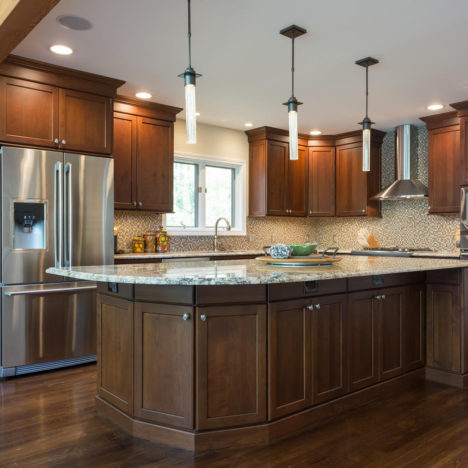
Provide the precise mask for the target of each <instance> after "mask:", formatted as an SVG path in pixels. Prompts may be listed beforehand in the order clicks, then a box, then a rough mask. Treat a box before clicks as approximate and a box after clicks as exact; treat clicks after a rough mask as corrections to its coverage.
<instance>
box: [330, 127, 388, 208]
mask: <svg viewBox="0 0 468 468" xmlns="http://www.w3.org/2000/svg"><path fill="white" fill-rule="evenodd" d="M371 135H372V136H371V144H372V146H371V170H370V172H363V170H362V134H361V132H359V133H358V134H356V133H355V132H353V134H350V135H346V136H342V137H340V138H339V139H338V140H337V146H336V216H380V202H379V201H378V200H372V199H371V197H372V196H374V195H376V194H377V193H378V192H379V190H380V160H381V144H382V139H383V136H384V135H385V134H384V133H383V132H380V131H379V130H372V133H371Z"/></svg>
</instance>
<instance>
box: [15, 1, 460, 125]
mask: <svg viewBox="0 0 468 468" xmlns="http://www.w3.org/2000/svg"><path fill="white" fill-rule="evenodd" d="M186 8H187V5H186V1H185V0H133V1H132V0H62V1H61V2H60V3H59V4H58V5H57V6H56V7H55V8H54V9H53V10H52V11H51V12H50V13H49V15H48V16H47V17H46V18H45V19H44V20H43V21H42V22H41V23H40V24H39V25H38V26H37V27H36V28H35V29H34V30H33V31H32V32H31V34H29V36H28V37H27V38H26V39H25V40H24V41H23V42H22V43H21V44H20V45H19V46H18V47H17V48H16V49H15V51H14V53H15V54H18V55H22V56H25V57H30V58H34V59H38V60H43V61H46V62H51V63H55V64H59V65H64V66H68V67H72V68H77V69H80V70H85V71H89V72H93V73H98V74H102V75H107V76H111V77H114V78H120V79H123V80H126V81H127V84H125V85H124V86H123V87H122V88H121V90H120V91H121V93H123V94H126V95H133V94H134V93H135V92H136V91H137V90H143V89H144V90H147V91H149V92H151V93H152V94H153V99H152V100H153V101H156V102H161V103H164V104H170V105H174V106H179V107H183V105H184V92H183V81H182V79H180V78H177V75H178V74H179V73H182V72H183V71H184V69H185V68H186V66H187V42H186V21H187V19H186V15H187V12H186V11H187V10H186ZM63 14H74V15H79V16H82V17H85V18H87V19H88V20H90V21H91V22H92V23H93V25H94V27H93V29H91V30H90V31H85V32H78V31H70V30H66V29H64V28H63V27H62V26H60V25H59V24H58V23H57V22H56V21H55V19H56V17H57V16H59V15H63ZM467 20H468V1H467V0H392V1H383V0H378V1H376V0H332V1H331V0H328V1H324V0H193V1H192V64H193V66H194V68H195V70H196V71H197V72H198V73H201V74H203V77H202V78H200V79H199V80H198V82H197V110H198V111H199V112H200V113H201V116H200V117H199V121H201V122H205V123H209V124H214V125H219V126H222V127H230V128H237V129H245V127H244V123H245V122H247V121H250V122H252V123H253V124H254V126H255V127H256V126H262V125H270V126H274V127H280V128H287V110H286V107H285V106H282V105H281V103H283V102H285V101H286V100H287V99H288V98H289V95H290V52H291V49H290V48H291V43H290V40H289V39H287V38H285V37H283V36H281V35H279V34H278V32H279V30H280V29H282V28H284V27H286V26H289V25H291V24H293V23H295V24H297V25H299V26H302V27H304V28H306V29H307V30H308V34H307V35H305V36H302V37H300V38H299V39H297V40H296V96H297V98H298V99H299V100H300V101H302V102H303V103H304V105H303V106H301V107H300V109H299V112H300V114H299V126H300V131H302V132H308V131H310V130H311V129H314V128H319V129H321V130H322V131H323V132H324V133H337V132H344V131H349V130H354V129H358V128H359V126H358V125H357V122H359V121H360V120H361V119H362V118H363V116H364V79H365V74H364V69H363V68H361V67H358V66H357V65H354V61H355V60H357V59H360V58H363V57H366V56H369V55H370V56H373V57H376V58H377V59H379V60H380V61H381V63H379V64H378V65H375V66H373V67H372V68H370V70H369V77H370V78H369V79H370V97H369V98H370V104H369V106H370V107H369V115H370V117H371V118H372V120H373V121H375V122H376V125H375V126H376V128H381V129H383V130H387V129H389V128H391V127H393V126H395V125H397V124H400V123H406V122H414V123H418V124H421V122H420V121H418V117H420V116H422V115H427V114H429V113H430V112H429V111H427V110H426V106H427V105H428V104H430V103H433V102H441V103H443V104H446V105H447V104H449V103H451V102H457V101H461V100H465V99H468V60H467V55H466V47H467V44H468V27H467ZM55 43H62V44H66V45H69V46H71V47H72V48H73V49H74V51H75V53H74V54H73V55H72V56H68V57H60V56H56V55H54V54H52V53H51V52H49V50H48V48H49V46H50V45H51V44H55ZM444 110H445V111H446V110H450V109H448V108H445V109H444Z"/></svg>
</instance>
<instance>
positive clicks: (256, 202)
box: [249, 140, 267, 216]
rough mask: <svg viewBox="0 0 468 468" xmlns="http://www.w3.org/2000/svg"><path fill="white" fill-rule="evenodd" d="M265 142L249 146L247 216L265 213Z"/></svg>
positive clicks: (261, 141)
mask: <svg viewBox="0 0 468 468" xmlns="http://www.w3.org/2000/svg"><path fill="white" fill-rule="evenodd" d="M266 171H267V142H266V140H260V141H254V142H252V143H250V145H249V216H265V215H266V211H267V206H266V203H267V199H266V187H267V185H266V184H267V172H266Z"/></svg>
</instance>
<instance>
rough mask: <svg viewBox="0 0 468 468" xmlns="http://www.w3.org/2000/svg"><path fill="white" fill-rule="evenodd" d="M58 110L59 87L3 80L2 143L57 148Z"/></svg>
mask: <svg viewBox="0 0 468 468" xmlns="http://www.w3.org/2000/svg"><path fill="white" fill-rule="evenodd" d="M58 110H59V91H58V88H56V87H54V86H49V85H44V84H40V83H34V82H31V81H26V80H17V79H14V78H8V77H0V141H4V142H11V143H17V144H24V145H32V146H45V147H51V148H54V147H57V146H58V136H59V120H58Z"/></svg>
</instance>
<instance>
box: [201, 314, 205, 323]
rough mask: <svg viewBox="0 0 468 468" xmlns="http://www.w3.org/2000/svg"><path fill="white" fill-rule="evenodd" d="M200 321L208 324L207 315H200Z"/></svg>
mask: <svg viewBox="0 0 468 468" xmlns="http://www.w3.org/2000/svg"><path fill="white" fill-rule="evenodd" d="M200 320H201V321H202V322H206V315H205V314H201V315H200Z"/></svg>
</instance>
